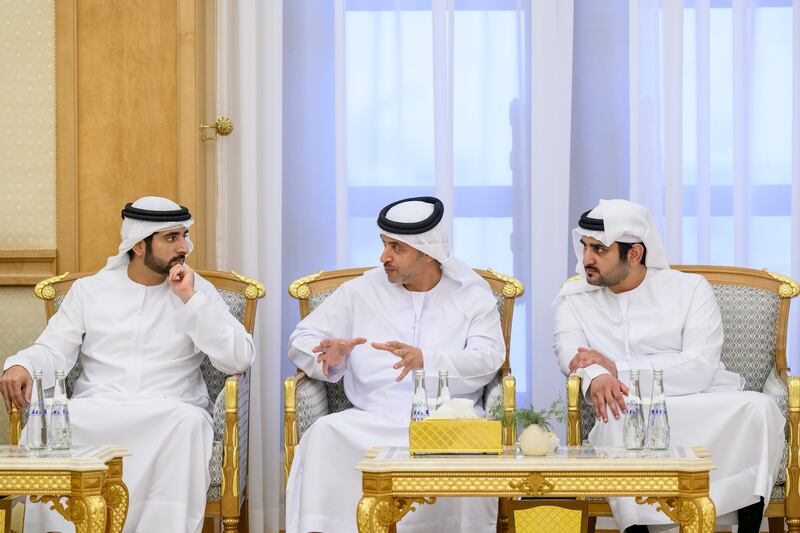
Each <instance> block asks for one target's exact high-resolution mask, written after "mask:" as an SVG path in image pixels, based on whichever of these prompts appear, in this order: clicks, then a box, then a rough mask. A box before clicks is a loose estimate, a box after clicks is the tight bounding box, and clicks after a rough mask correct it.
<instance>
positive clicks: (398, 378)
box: [397, 366, 411, 381]
mask: <svg viewBox="0 0 800 533" xmlns="http://www.w3.org/2000/svg"><path fill="white" fill-rule="evenodd" d="M410 371H411V367H409V366H405V367H403V371H402V372H400V375H399V376H397V381H403V378H404V377H406V375H408V373H409V372H410Z"/></svg>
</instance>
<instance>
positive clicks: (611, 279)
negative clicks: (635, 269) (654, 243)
mask: <svg viewBox="0 0 800 533" xmlns="http://www.w3.org/2000/svg"><path fill="white" fill-rule="evenodd" d="M584 269H585V270H587V271H589V270H591V271H593V272H594V273H595V277H594V278H590V277H589V276H586V282H587V283H588V284H589V285H595V286H597V287H613V286H615V285H619V284H620V283H622V282H623V281H625V278H627V277H628V274H629V273H630V270H631V269H630V266H628V264H627V263H624V262H622V261H620V262H619V264H618V265H617V266H616V267H615V268H614V269H613V270H611V272H609V273H608V274H606V275H605V276H604V275H602V274H600V271H599V270H597V269H596V268H591V267H588V268H587V267H584Z"/></svg>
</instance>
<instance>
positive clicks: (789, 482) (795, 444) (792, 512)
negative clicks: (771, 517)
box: [784, 375, 800, 516]
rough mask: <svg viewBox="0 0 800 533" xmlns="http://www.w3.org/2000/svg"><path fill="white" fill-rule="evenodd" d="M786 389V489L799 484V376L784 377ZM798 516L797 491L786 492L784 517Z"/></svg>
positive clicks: (799, 506) (799, 512) (799, 503)
mask: <svg viewBox="0 0 800 533" xmlns="http://www.w3.org/2000/svg"><path fill="white" fill-rule="evenodd" d="M784 379H785V381H786V388H787V389H788V394H789V398H788V400H789V401H788V402H787V403H788V413H789V416H788V419H787V424H788V426H789V460H788V462H787V464H786V487H787V488H790V487H797V486H798V484H799V483H800V438H799V437H800V376H788V375H787V376H784ZM798 514H800V497H798V493H797V490H796V489H795V490H787V491H786V516H798Z"/></svg>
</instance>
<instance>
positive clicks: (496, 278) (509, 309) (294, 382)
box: [283, 267, 525, 525]
mask: <svg viewBox="0 0 800 533" xmlns="http://www.w3.org/2000/svg"><path fill="white" fill-rule="evenodd" d="M372 268H374V267H366V268H350V269H345V270H334V271H330V272H325V271H320V272H317V273H316V274H311V275H309V276H304V277H302V278H300V279H298V280H296V281H294V282H293V283H292V284H291V285H289V294H290V295H291V296H292V297H293V298H295V299H296V300H298V303H299V304H300V319H301V320H302V319H303V318H305V317H306V316H308V314H309V313H310V312H311V311H312V308H311V304H310V302H309V300H310V298H311V297H312V296H313V295H315V294H318V293H322V292H326V291H331V290H334V289H336V288H338V287H339V286H340V285H341V284H342V283H344V282H346V281H349V280H351V279H354V278H357V277H359V276H361V275H362V274H364V272H366V271H367V270H371V269H372ZM475 272H477V273H478V274H479V275H480V276H481V277H482V278H483V279H484V280H486V282H487V283H488V284H489V287H490V288H491V290H492V292H493V293H494V294H495V297H497V298H503V300H504V305H503V312H502V315H501V317H500V325H501V329H502V331H503V340H504V341H505V344H506V359H505V362H504V363H503V366H502V367H501V369H500V374H501V376H502V378H503V379H502V386H503V409H504V418H505V429H504V433H503V442H504V444H505V445H511V446H513V445H515V443H516V430H515V428H514V423H513V420H514V409H515V408H516V400H515V393H516V387H515V380H514V377H513V376H512V375H511V367H510V364H509V353H510V347H511V323H512V319H513V316H514V303H515V301H516V299H517V298H519V297H521V296H522V295H523V293H524V292H525V288H524V286H523V285H522V283H521V282H520V281H519V280H517V279H515V278H513V277H511V276H507V275H504V274H501V273H499V272H495V271H494V270H492V269H486V270H480V269H475ZM308 379H310V378H309V377H308V376H306V374H305V373H303V372H302V371H298V373H297V374H296V375H294V376H290V377H288V378H286V379H285V380H284V383H283V392H284V414H283V420H284V431H283V440H284V483H285V482H286V481H288V479H289V472H290V470H291V467H292V461H293V460H294V451H295V448H296V447H297V444H298V441H299V439H298V432H297V423H296V405H297V403H296V390H297V388H298V387H301V386H302V385H303V383H304V382H305V381H306V380H308ZM488 408H489V406H487V409H488ZM375 444H376V445H377V444H379V443H375ZM500 503H501V509H500V515H501V516H500V520H501V521H503V522H504V523H505V524H506V525H507V521H508V514H507V509H506V506H507V500H504V499H501V502H500Z"/></svg>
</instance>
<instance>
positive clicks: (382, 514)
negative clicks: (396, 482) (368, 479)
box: [356, 496, 394, 533]
mask: <svg viewBox="0 0 800 533" xmlns="http://www.w3.org/2000/svg"><path fill="white" fill-rule="evenodd" d="M392 507H394V506H393V501H392V497H391V496H383V497H380V498H375V497H373V496H364V497H362V498H361V501H359V502H358V508H357V509H356V522H357V523H358V533H388V532H389V526H390V525H391V524H394V520H392V518H394V513H393V512H392Z"/></svg>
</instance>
